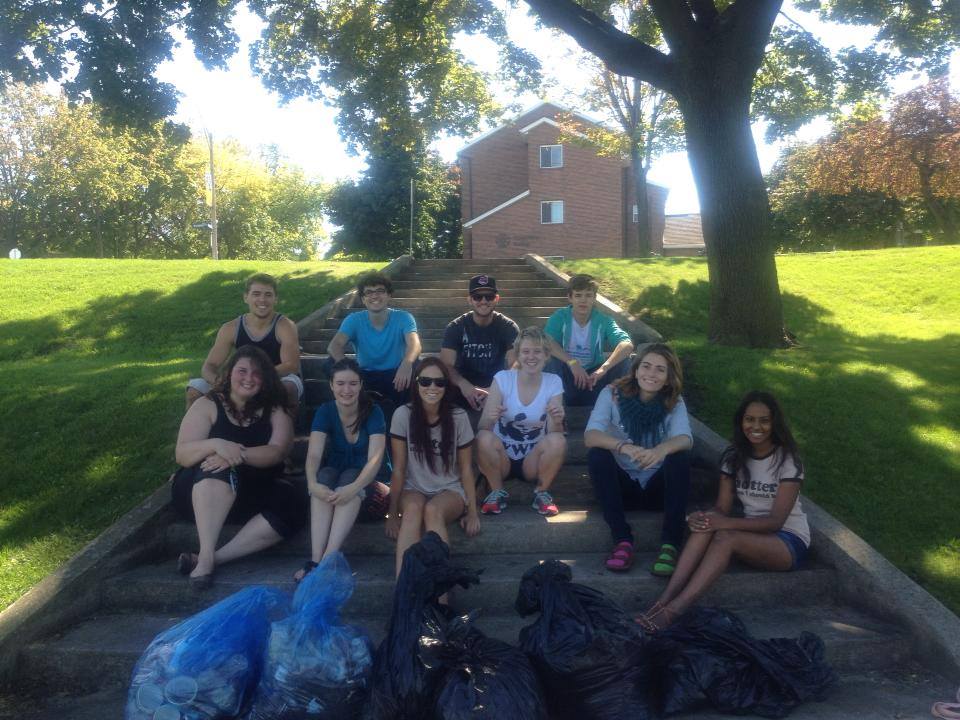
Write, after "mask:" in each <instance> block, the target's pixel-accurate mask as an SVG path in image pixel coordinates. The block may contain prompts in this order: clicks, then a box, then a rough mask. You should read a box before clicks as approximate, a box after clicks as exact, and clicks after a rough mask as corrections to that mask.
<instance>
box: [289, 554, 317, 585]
mask: <svg viewBox="0 0 960 720" xmlns="http://www.w3.org/2000/svg"><path fill="white" fill-rule="evenodd" d="M317 564H318V563H315V562H314V561H313V560H307V561H306V562H305V563H304V564H303V567H302V568H300V569H299V570H298V571H297V572H295V573H294V574H293V581H294V582H295V583H297V584H298V585H299V584H300V583H302V582H303V579H304V578H305V577H306V576H307V575H309V574H310V571H311V570H313V569H314V568H315V567H316V566H317ZM297 573H303V574H302V575H300V577H297Z"/></svg>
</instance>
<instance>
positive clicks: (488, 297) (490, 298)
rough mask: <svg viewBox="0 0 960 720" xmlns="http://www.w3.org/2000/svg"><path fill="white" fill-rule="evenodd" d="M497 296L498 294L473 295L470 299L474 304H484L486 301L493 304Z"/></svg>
mask: <svg viewBox="0 0 960 720" xmlns="http://www.w3.org/2000/svg"><path fill="white" fill-rule="evenodd" d="M496 296H497V295H496V293H473V295H471V296H470V299H471V300H473V301H474V302H483V301H484V300H486V301H487V302H493V299H494V298H495V297H496Z"/></svg>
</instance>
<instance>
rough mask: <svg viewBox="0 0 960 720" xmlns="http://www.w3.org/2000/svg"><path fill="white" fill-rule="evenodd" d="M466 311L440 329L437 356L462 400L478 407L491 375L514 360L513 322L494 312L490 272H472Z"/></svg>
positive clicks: (495, 295)
mask: <svg viewBox="0 0 960 720" xmlns="http://www.w3.org/2000/svg"><path fill="white" fill-rule="evenodd" d="M468 300H469V302H470V307H471V308H473V309H472V310H471V311H470V312H468V313H464V314H463V315H461V316H460V317H458V318H456V319H454V320H452V321H451V322H450V324H449V325H447V328H446V330H444V332H443V342H442V344H441V350H440V359H441V360H442V361H443V362H444V364H445V365H446V366H447V367H448V368H449V370H450V376H451V378H452V379H453V383H454V385H456V386H457V387H458V388H459V390H460V393H461V395H462V396H463V399H464V400H465V401H466V403H467V404H468V405H469V407H471V408H473V409H474V410H480V409H481V408H482V407H483V402H484V400H486V398H487V388H489V387H490V383H492V382H493V376H494V375H495V374H496V373H497V372H499V371H500V370H503V369H504V368H505V367H511V366H512V365H513V363H514V361H515V360H516V357H515V354H514V352H513V341H514V339H515V338H516V337H517V335H518V334H519V333H520V328H519V327H517V324H516V323H515V322H514V321H513V320H511V319H510V318H508V317H507V316H506V315H504V314H502V313H498V312H497V311H496V309H495V308H496V307H497V303H498V302H499V301H500V295H499V294H498V292H497V281H496V278H494V277H493V276H491V275H474V276H473V277H472V278H470V286H469V289H468Z"/></svg>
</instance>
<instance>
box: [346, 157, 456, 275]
mask: <svg viewBox="0 0 960 720" xmlns="http://www.w3.org/2000/svg"><path fill="white" fill-rule="evenodd" d="M411 177H413V178H415V181H414V194H415V200H414V222H413V233H414V237H413V250H414V254H415V255H416V256H417V257H459V256H460V255H461V253H462V249H463V242H462V234H461V232H460V178H459V174H458V172H457V171H456V170H455V169H454V168H450V167H449V166H447V165H446V163H444V162H443V161H442V160H441V159H440V158H439V157H438V156H437V155H436V154H435V153H427V154H426V155H425V156H424V157H423V160H422V161H421V162H420V163H419V164H417V165H416V166H414V165H413V164H412V159H411V157H410V156H409V155H408V154H407V153H405V152H403V151H402V150H391V148H389V147H387V148H382V149H380V150H378V151H376V152H375V153H373V154H371V157H370V161H369V164H368V168H367V172H366V173H365V175H364V177H362V178H361V179H360V180H358V181H356V182H354V181H351V180H345V181H341V182H340V183H338V184H337V185H335V186H334V187H333V189H332V190H331V191H330V193H329V195H328V197H327V207H328V212H329V215H330V220H331V221H332V222H333V223H334V224H335V225H337V226H338V229H337V230H336V231H335V232H334V235H333V244H332V247H331V249H330V254H331V255H337V254H339V255H341V256H344V257H351V258H357V259H366V260H373V259H378V260H379V259H384V258H389V257H396V256H397V255H402V254H404V253H407V252H409V250H410V181H409V178H411Z"/></svg>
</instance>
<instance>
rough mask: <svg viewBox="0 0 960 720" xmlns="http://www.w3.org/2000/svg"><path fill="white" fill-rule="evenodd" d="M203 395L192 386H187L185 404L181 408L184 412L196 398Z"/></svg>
mask: <svg viewBox="0 0 960 720" xmlns="http://www.w3.org/2000/svg"><path fill="white" fill-rule="evenodd" d="M202 397H203V394H202V393H200V392H199V391H197V390H195V389H194V388H192V387H188V388H187V394H186V402H187V406H186V407H185V408H184V409H183V411H184V412H186V411H187V410H189V409H190V406H191V405H193V404H194V403H195V402H196V401H197V400H199V399H200V398H202Z"/></svg>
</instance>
